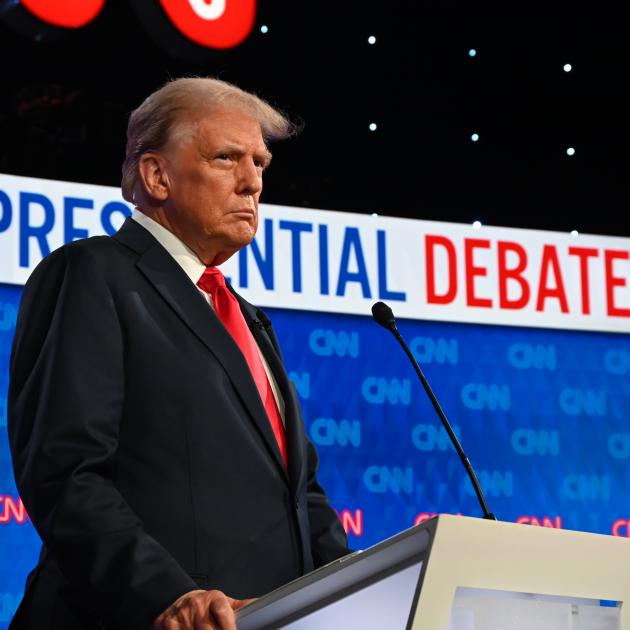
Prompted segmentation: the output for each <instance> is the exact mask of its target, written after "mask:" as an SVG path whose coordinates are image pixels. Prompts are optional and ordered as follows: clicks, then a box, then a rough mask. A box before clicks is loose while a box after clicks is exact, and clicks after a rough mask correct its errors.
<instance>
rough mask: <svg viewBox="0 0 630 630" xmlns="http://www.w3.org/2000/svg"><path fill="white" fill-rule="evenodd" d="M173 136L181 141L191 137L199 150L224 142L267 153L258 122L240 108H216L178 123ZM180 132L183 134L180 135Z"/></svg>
mask: <svg viewBox="0 0 630 630" xmlns="http://www.w3.org/2000/svg"><path fill="white" fill-rule="evenodd" d="M178 127H179V130H178V131H176V133H175V135H177V136H180V138H179V139H180V140H181V141H185V140H190V141H192V143H194V144H195V145H197V146H198V147H199V148H200V149H204V148H209V147H213V148H219V147H221V146H223V145H230V146H235V147H239V148H241V149H243V150H249V151H263V152H267V147H266V144H265V141H264V139H263V135H262V129H261V127H260V123H259V122H258V121H257V120H256V119H255V118H254V117H253V116H251V115H250V114H248V113H247V112H245V111H242V110H240V109H227V108H226V109H219V110H213V111H210V112H204V113H202V114H199V115H198V116H197V117H196V118H193V119H192V120H190V121H185V122H184V124H183V125H182V124H180V125H178ZM182 133H183V136H184V137H182V135H180V134H182Z"/></svg>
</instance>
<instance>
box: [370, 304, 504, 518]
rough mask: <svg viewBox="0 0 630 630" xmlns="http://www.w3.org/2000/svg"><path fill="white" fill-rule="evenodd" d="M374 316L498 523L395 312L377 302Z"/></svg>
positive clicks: (488, 514)
mask: <svg viewBox="0 0 630 630" xmlns="http://www.w3.org/2000/svg"><path fill="white" fill-rule="evenodd" d="M372 315H373V317H374V319H375V320H376V322H377V323H378V324H380V325H381V326H383V328H387V330H389V331H390V332H391V333H392V334H393V335H394V337H396V339H397V340H398V343H399V344H400V345H401V346H402V349H403V350H404V351H405V354H406V355H407V356H408V357H409V360H410V361H411V364H412V365H413V368H414V370H415V371H416V374H417V375H418V378H419V379H420V382H421V383H422V386H423V387H424V391H425V392H426V393H427V396H428V397H429V398H430V399H431V403H433V408H434V409H435V411H436V412H437V415H438V416H439V417H440V420H441V421H442V424H443V425H444V428H445V429H446V432H447V433H448V436H449V438H451V442H452V443H453V446H454V447H455V450H456V451H457V454H458V455H459V458H460V459H461V460H462V464H464V468H465V469H466V472H467V473H468V476H469V477H470V481H471V482H472V485H473V488H474V489H475V494H476V495H477V499H478V500H479V504H480V505H481V509H482V510H483V517H484V518H485V519H488V520H491V521H496V520H497V517H496V516H495V515H494V514H493V513H492V512H490V510H489V509H488V505H487V504H486V499H485V497H484V496H483V492H482V490H481V486H480V485H479V481H478V479H477V475H475V471H474V470H473V467H472V466H471V465H470V460H469V459H468V457H467V456H466V453H464V449H463V448H462V445H461V444H460V443H459V440H458V439H457V436H456V435H455V432H454V431H453V429H452V427H451V424H450V422H449V421H448V419H447V418H446V415H445V414H444V412H443V411H442V407H441V406H440V403H439V402H438V399H437V398H436V397H435V394H434V393H433V390H432V389H431V386H430V385H429V382H428V381H427V379H426V378H425V376H424V374H423V373H422V370H421V369H420V366H419V365H418V362H417V361H416V358H415V357H414V356H413V354H412V352H411V350H409V346H408V345H407V344H406V343H405V340H404V339H403V338H402V335H401V334H400V333H399V332H398V328H396V318H395V317H394V312H393V311H392V309H391V308H389V306H387V304H385V303H384V302H376V304H374V305H373V306H372Z"/></svg>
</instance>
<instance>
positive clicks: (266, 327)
mask: <svg viewBox="0 0 630 630" xmlns="http://www.w3.org/2000/svg"><path fill="white" fill-rule="evenodd" d="M254 326H255V327H256V328H258V330H263V331H264V332H266V333H269V331H270V330H271V320H270V319H269V318H268V317H267V315H266V313H265V312H264V311H262V310H261V309H258V310H257V311H256V319H252V320H251V321H250V322H249V327H250V329H253V328H254Z"/></svg>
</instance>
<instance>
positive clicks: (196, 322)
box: [114, 219, 286, 478]
mask: <svg viewBox="0 0 630 630" xmlns="http://www.w3.org/2000/svg"><path fill="white" fill-rule="evenodd" d="M114 238H115V239H116V240H118V241H119V242H121V243H122V244H123V245H126V246H127V247H130V248H131V249H133V250H134V251H136V252H137V253H138V254H139V258H138V261H137V263H136V266H137V267H138V269H139V270H140V272H141V273H142V274H143V275H144V276H145V277H146V279H147V280H148V281H149V283H150V284H151V285H153V287H154V288H155V289H156V291H157V292H158V293H159V294H160V295H161V297H162V298H163V299H164V301H165V302H166V303H167V304H168V305H169V306H170V308H172V309H173V311H175V313H176V314H177V315H178V316H179V318H180V319H181V320H182V322H183V323H184V324H185V325H186V326H187V327H188V328H189V329H190V330H191V331H192V332H193V333H194V334H195V335H196V336H197V337H198V338H199V340H200V341H201V343H203V344H204V345H205V346H206V347H207V348H208V350H210V352H212V354H213V355H214V356H215V357H216V358H217V359H218V361H219V362H220V363H221V365H222V366H223V368H224V369H225V371H226V372H227V374H228V376H229V377H230V380H231V381H232V383H233V384H234V389H235V390H236V392H237V394H238V395H239V396H240V398H241V400H242V401H243V403H244V405H245V407H246V408H247V410H248V411H249V415H250V417H251V419H252V420H253V424H254V425H255V427H256V429H257V431H258V432H259V433H260V435H261V437H262V439H263V441H264V442H265V444H266V446H267V448H268V450H269V451H270V454H271V456H272V457H273V459H274V460H275V461H276V463H277V465H278V467H279V468H280V469H281V470H282V473H283V474H284V475H285V478H286V469H285V466H284V462H283V461H282V456H281V454H280V450H279V448H278V445H277V442H276V438H275V436H274V434H273V430H272V428H271V424H270V422H269V419H268V417H267V413H266V411H265V408H264V407H263V404H262V401H261V399H260V395H259V393H258V389H257V388H256V384H255V383H254V379H253V378H252V375H251V371H250V369H249V366H248V365H247V362H246V361H245V358H244V357H243V354H242V353H241V351H240V350H239V348H238V346H237V345H236V342H235V341H234V340H233V339H232V336H231V335H230V334H229V333H228V332H227V330H226V329H225V327H224V326H223V324H222V323H221V321H220V320H219V318H218V317H217V316H216V314H215V312H214V310H213V309H212V308H210V307H209V305H208V304H207V302H206V301H205V300H204V298H203V296H202V295H201V294H200V293H199V291H198V289H197V288H196V287H195V286H194V285H193V283H192V282H191V281H190V278H189V277H188V276H187V275H186V274H185V273H184V271H183V269H182V268H181V267H180V266H179V265H178V264H177V262H176V261H175V260H174V259H173V258H172V256H171V255H170V254H169V253H168V252H167V251H166V250H165V249H164V248H163V247H162V246H161V245H160V244H159V243H158V242H157V240H155V238H153V236H152V235H151V234H150V233H149V232H148V231H147V230H145V229H144V228H143V227H142V226H141V225H139V224H138V223H136V222H135V221H133V220H132V219H127V221H126V222H125V224H124V225H123V227H122V228H121V229H120V230H119V232H118V233H117V234H116V236H114Z"/></svg>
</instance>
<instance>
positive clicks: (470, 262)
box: [0, 175, 630, 627]
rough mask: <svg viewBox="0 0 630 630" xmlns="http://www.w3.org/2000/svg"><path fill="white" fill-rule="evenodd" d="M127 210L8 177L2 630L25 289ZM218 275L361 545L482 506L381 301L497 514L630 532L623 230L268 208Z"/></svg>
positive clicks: (1, 235)
mask: <svg viewBox="0 0 630 630" xmlns="http://www.w3.org/2000/svg"><path fill="white" fill-rule="evenodd" d="M130 213H131V207H130V206H129V205H128V204H127V203H125V202H124V201H123V200H122V199H121V198H120V193H119V191H118V189H114V188H105V187H100V186H89V185H82V184H71V183H67V182H51V181H45V180H37V179H26V178H19V177H12V176H4V175H0V545H1V546H2V549H3V552H4V563H3V564H2V565H0V627H1V626H2V624H3V623H6V621H7V620H8V619H9V617H10V615H11V614H12V612H13V610H14V609H15V606H17V604H18V602H19V600H20V598H21V593H22V589H23V586H24V578H25V575H26V573H27V572H28V570H29V569H30V568H31V567H32V566H33V564H34V563H35V561H36V557H37V553H38V549H39V540H38V538H37V535H36V533H35V531H34V529H33V526H32V524H31V523H30V521H29V518H28V514H27V513H26V511H25V509H24V506H23V504H22V502H21V500H20V497H19V494H18V492H17V489H16V487H15V483H14V480H13V476H12V473H11V464H10V454H9V449H8V442H7V436H6V422H7V418H6V413H7V405H6V392H7V387H8V363H9V353H10V348H11V342H12V339H13V334H14V330H15V322H16V318H17V313H18V305H19V299H20V294H21V286H22V285H23V284H24V282H26V280H27V278H28V276H29V274H30V273H31V271H32V270H33V268H34V267H35V266H36V265H37V264H38V262H39V261H40V260H41V258H42V256H44V255H46V254H48V253H49V252H50V251H52V250H53V249H55V248H57V247H59V246H60V245H62V244H63V243H66V242H69V241H72V240H75V239H79V238H85V237H88V236H92V235H97V234H113V233H114V232H115V231H116V229H117V228H118V227H119V226H120V225H121V224H122V222H123V221H124V219H125V217H126V216H128V215H129V214H130ZM223 268H224V270H225V272H226V274H227V275H228V276H229V277H230V278H231V280H232V282H233V284H234V285H235V286H236V287H237V288H238V290H239V291H241V292H242V293H243V294H244V295H245V296H246V297H247V298H248V299H249V300H251V301H252V302H254V303H256V304H260V305H261V306H264V307H266V308H265V310H266V312H267V314H268V315H269V317H270V318H271V319H272V321H273V322H274V326H275V328H276V330H277V332H278V335H279V338H280V342H281V345H282V348H283V353H284V357H285V363H286V366H287V369H288V370H289V372H290V376H291V378H292V380H293V382H294V383H295V387H296V390H297V392H298V394H299V396H300V400H301V402H302V407H303V410H304V418H305V424H306V429H307V432H308V435H309V436H310V438H311V440H312V441H313V442H314V444H315V445H316V447H317V450H318V452H319V455H320V459H321V467H320V481H321V482H322V484H323V485H324V487H325V488H326V490H327V492H328V494H329V497H330V499H331V502H332V504H333V506H334V507H335V509H336V510H337V511H338V513H339V516H340V519H341V521H342V523H343V524H344V527H345V528H346V531H348V533H349V536H350V543H351V545H352V546H353V547H354V548H365V547H367V546H369V545H371V544H373V543H375V542H377V541H379V540H382V539H383V538H385V537H386V536H389V535H392V534H394V533H396V532H399V531H401V530H402V529H405V528H407V527H410V526H412V525H413V524H415V523H418V522H421V521H423V520H425V519H427V518H429V517H430V516H431V515H433V514H434V513H436V512H449V513H454V514H458V513H462V514H467V515H480V509H479V506H478V504H477V502H476V499H475V495H474V491H473V489H472V486H471V484H470V482H469V481H468V479H467V478H466V475H465V473H464V470H463V467H462V466H461V463H460V461H459V459H458V458H457V455H456V453H455V452H454V449H453V448H452V446H451V445H450V442H449V439H448V436H447V435H446V433H445V431H444V430H443V428H442V427H441V425H440V424H439V421H438V420H437V418H436V417H435V414H434V411H433V409H432V407H431V405H430V403H429V402H428V401H427V400H426V397H425V395H424V392H423V391H422V389H421V387H420V385H419V383H418V382H417V380H416V376H415V374H414V372H413V370H412V368H411V367H410V366H409V364H408V362H407V358H406V357H405V356H404V355H403V354H402V351H401V350H400V348H399V347H398V345H397V344H396V342H395V340H394V339H393V338H392V336H391V335H390V334H389V333H388V332H387V331H385V330H384V329H383V328H381V327H380V326H378V325H377V324H376V323H375V322H374V321H373V320H372V318H371V316H370V314H369V313H370V307H371V305H372V304H373V302H375V301H377V300H383V301H385V302H388V303H389V304H390V305H391V306H392V308H393V309H394V311H395V312H396V314H397V315H398V316H399V317H400V321H399V329H400V330H401V332H402V334H403V335H404V336H405V337H406V338H407V340H408V342H409V345H410V348H411V351H412V352H413V354H414V355H415V357H416V358H417V360H418V361H419V362H420V364H421V365H422V366H423V368H424V371H425V374H426V375H427V377H428V379H429V381H430V382H431V384H432V386H433V388H434V390H435V392H436V394H437V396H438V397H439V399H440V401H441V403H442V406H443V407H444V409H445V411H446V414H447V415H448V416H449V418H450V420H451V422H452V424H453V425H454V430H455V432H456V433H457V435H458V436H459V437H460V439H461V441H462V443H463V445H464V447H465V449H466V451H467V453H468V455H469V457H470V459H471V461H472V463H473V465H474V466H475V468H476V470H477V474H478V476H479V479H480V483H481V485H482V487H483V489H484V492H485V493H486V496H487V499H488V503H489V506H490V509H491V510H492V511H493V512H494V513H496V514H497V516H498V518H500V519H502V520H508V521H516V522H519V523H527V524H530V525H539V526H545V527H564V528H570V529H576V530H584V531H592V532H600V533H604V534H610V535H615V536H624V537H628V536H630V422H629V418H630V336H629V335H628V332H630V239H626V238H612V237H605V236H591V235H579V236H575V237H572V236H570V235H568V234H559V233H554V232H542V231H528V230H515V229H505V228H491V227H485V226H484V227H482V228H481V229H479V230H475V229H473V228H472V226H465V225H456V224H448V223H437V222H427V221H413V220H403V219H393V218H383V217H372V216H361V215H356V214H349V213H340V212H324V211H318V210H306V209H302V208H287V207H278V206H269V205H264V206H262V207H261V220H260V227H259V232H258V235H257V237H256V240H255V242H254V243H252V244H251V245H250V246H249V247H247V248H246V249H244V250H242V251H241V252H240V253H239V254H238V255H236V256H234V257H233V258H232V259H231V260H230V261H228V263H226V264H225V265H224V266H223ZM59 395H66V393H65V392H59ZM159 509H161V510H164V511H165V514H168V513H169V510H172V509H174V508H173V507H172V506H169V505H163V506H159ZM251 518H256V515H255V514H252V515H251Z"/></svg>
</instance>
